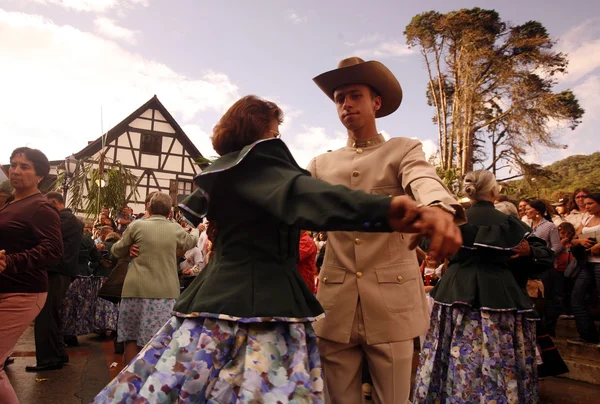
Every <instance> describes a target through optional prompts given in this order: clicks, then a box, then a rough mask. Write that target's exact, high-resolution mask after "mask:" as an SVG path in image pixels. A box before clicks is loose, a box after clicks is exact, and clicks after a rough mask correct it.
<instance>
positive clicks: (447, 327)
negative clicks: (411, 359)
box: [414, 302, 539, 404]
mask: <svg viewBox="0 0 600 404" xmlns="http://www.w3.org/2000/svg"><path fill="white" fill-rule="evenodd" d="M535 341H536V339H535V323H534V322H532V321H527V319H526V314H525V313H517V312H505V311H500V312H496V311H488V310H478V309H472V308H471V307H469V306H465V305H455V306H447V305H442V304H439V303H437V302H436V303H435V305H434V308H433V313H432V315H431V326H430V328H429V331H428V333H427V336H426V337H425V343H424V344H423V348H422V350H421V357H420V360H419V368H418V370H417V378H416V381H415V388H414V402H416V403H498V404H499V403H528V404H535V403H538V402H539V394H538V380H537V367H536V363H535V346H536V345H535Z"/></svg>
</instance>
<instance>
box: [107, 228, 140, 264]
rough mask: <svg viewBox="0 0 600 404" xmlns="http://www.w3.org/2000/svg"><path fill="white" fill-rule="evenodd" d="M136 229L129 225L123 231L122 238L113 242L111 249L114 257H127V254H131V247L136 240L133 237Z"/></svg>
mask: <svg viewBox="0 0 600 404" xmlns="http://www.w3.org/2000/svg"><path fill="white" fill-rule="evenodd" d="M135 230H136V229H135V228H134V227H133V226H130V227H128V228H127V230H126V231H125V232H124V233H123V236H122V237H121V240H119V241H117V242H116V243H115V244H113V246H112V248H111V249H110V254H111V255H112V256H113V257H114V258H125V257H126V256H127V255H129V248H130V247H131V246H132V245H133V244H135V240H134V239H133V234H134V233H135Z"/></svg>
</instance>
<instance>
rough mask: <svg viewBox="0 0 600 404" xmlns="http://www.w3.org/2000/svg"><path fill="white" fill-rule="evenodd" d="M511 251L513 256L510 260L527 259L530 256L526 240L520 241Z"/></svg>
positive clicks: (529, 248)
mask: <svg viewBox="0 0 600 404" xmlns="http://www.w3.org/2000/svg"><path fill="white" fill-rule="evenodd" d="M512 251H513V252H514V253H515V255H513V256H512V257H510V258H519V257H528V256H530V255H531V247H530V246H529V243H528V242H527V240H523V241H521V243H519V245H518V246H516V247H515V248H513V249H512Z"/></svg>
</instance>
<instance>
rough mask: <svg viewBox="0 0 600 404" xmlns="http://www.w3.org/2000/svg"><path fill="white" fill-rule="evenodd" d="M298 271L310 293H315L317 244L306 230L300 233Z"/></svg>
mask: <svg viewBox="0 0 600 404" xmlns="http://www.w3.org/2000/svg"><path fill="white" fill-rule="evenodd" d="M298 272H300V275H301V276H302V279H304V282H305V283H306V286H308V289H309V290H310V291H311V292H312V293H316V291H317V289H316V287H315V274H316V273H317V245H316V244H315V242H314V240H313V239H312V237H311V236H310V234H309V233H308V232H307V231H303V232H302V234H301V235H300V259H299V261H298Z"/></svg>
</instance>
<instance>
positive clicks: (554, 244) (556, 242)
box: [548, 226, 563, 254]
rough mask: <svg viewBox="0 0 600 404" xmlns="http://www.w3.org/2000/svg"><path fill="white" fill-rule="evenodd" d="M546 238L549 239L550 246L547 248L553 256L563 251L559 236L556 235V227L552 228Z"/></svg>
mask: <svg viewBox="0 0 600 404" xmlns="http://www.w3.org/2000/svg"><path fill="white" fill-rule="evenodd" d="M548 238H549V239H550V245H549V246H548V247H550V248H551V249H552V251H554V253H555V254H558V253H559V252H560V251H561V250H562V249H563V245H562V243H561V242H560V235H559V234H558V227H556V226H553V227H552V229H551V230H550V234H549V235H548Z"/></svg>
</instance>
